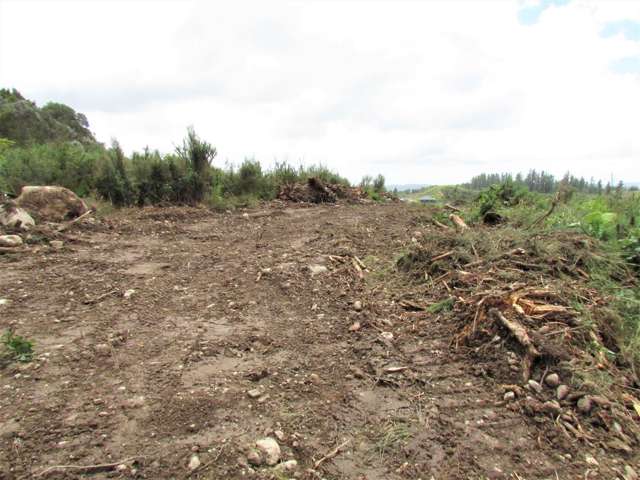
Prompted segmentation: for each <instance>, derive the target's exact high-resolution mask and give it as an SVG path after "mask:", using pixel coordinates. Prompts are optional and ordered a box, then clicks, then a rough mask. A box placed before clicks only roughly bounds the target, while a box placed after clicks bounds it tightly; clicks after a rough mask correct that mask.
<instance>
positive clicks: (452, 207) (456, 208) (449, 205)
mask: <svg viewBox="0 0 640 480" xmlns="http://www.w3.org/2000/svg"><path fill="white" fill-rule="evenodd" d="M444 208H448V209H449V210H451V211H453V212H458V213H460V212H462V210H460V209H459V208H458V207H454V206H453V205H451V204H450V203H445V204H444Z"/></svg>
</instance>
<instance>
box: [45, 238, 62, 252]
mask: <svg viewBox="0 0 640 480" xmlns="http://www.w3.org/2000/svg"><path fill="white" fill-rule="evenodd" d="M49 245H51V247H52V248H55V249H56V250H60V249H61V248H62V247H64V242H63V241H62V240H51V241H50V242H49Z"/></svg>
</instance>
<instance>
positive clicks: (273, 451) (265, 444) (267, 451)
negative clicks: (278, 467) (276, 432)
mask: <svg viewBox="0 0 640 480" xmlns="http://www.w3.org/2000/svg"><path fill="white" fill-rule="evenodd" d="M256 447H258V449H259V450H260V451H262V452H263V453H264V455H265V461H266V463H267V465H269V466H273V465H275V464H276V463H278V460H280V455H281V453H280V445H278V442H276V441H275V440H274V439H273V438H271V437H266V438H261V439H260V440H258V441H257V442H256Z"/></svg>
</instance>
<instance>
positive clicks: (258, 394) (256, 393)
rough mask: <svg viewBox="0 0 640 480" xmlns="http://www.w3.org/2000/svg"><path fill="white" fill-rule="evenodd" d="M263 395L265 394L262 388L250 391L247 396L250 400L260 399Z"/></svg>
mask: <svg viewBox="0 0 640 480" xmlns="http://www.w3.org/2000/svg"><path fill="white" fill-rule="evenodd" d="M263 393H264V392H263V391H262V389H261V388H254V389H252V390H249V391H248V392H247V395H249V398H258V397H261V396H262V394H263Z"/></svg>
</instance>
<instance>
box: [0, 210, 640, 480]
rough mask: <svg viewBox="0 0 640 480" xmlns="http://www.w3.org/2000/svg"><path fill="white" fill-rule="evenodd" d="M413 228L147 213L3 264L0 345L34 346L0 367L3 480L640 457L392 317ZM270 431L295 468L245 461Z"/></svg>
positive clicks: (383, 214) (446, 342) (439, 472)
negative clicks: (520, 394)
mask: <svg viewBox="0 0 640 480" xmlns="http://www.w3.org/2000/svg"><path fill="white" fill-rule="evenodd" d="M415 216H416V210H415V208H414V207H410V206H407V205H402V204H390V205H352V206H340V205H331V206H314V207H311V208H302V207H292V206H288V207H286V206H284V205H280V206H277V205H276V206H274V205H272V206H267V207H263V208H262V209H255V210H249V211H246V212H244V213H226V214H225V213H213V212H210V211H208V210H205V209H195V208H193V209H192V208H165V209H158V208H145V209H140V210H126V211H122V212H119V213H117V214H116V215H113V216H110V217H108V218H106V219H102V220H99V221H97V222H96V223H94V224H78V225H76V226H74V227H73V228H72V229H70V230H69V231H68V232H67V233H68V235H67V236H66V241H65V245H64V247H63V248H62V249H59V250H56V249H53V248H51V247H48V246H46V245H43V246H41V247H38V248H31V250H29V251H28V252H23V253H20V254H15V255H13V254H12V255H4V256H0V298H3V299H7V300H9V302H8V303H6V304H4V305H0V328H2V329H3V330H5V329H7V328H12V329H13V330H14V331H15V332H16V333H17V334H19V335H23V336H25V337H28V338H30V339H33V340H34V341H35V357H34V360H33V361H32V362H30V363H15V362H12V363H9V364H6V365H4V366H3V368H2V369H0V478H2V479H27V478H60V479H63V478H64V479H67V478H96V479H97V478H147V479H170V478H171V479H173V478H176V479H182V478H202V479H232V478H279V479H280V478H294V477H295V478H308V479H313V478H326V479H361V480H364V479H368V480H377V479H430V478H434V479H481V478H491V479H494V478H496V479H497V478H513V479H556V478H561V479H566V478H572V479H573V478H603V479H612V478H623V473H624V472H625V470H624V469H625V466H626V465H632V466H634V467H635V468H637V463H634V461H636V462H637V456H636V455H633V456H631V455H630V454H628V453H627V454H625V453H624V452H622V453H620V454H619V455H618V454H614V453H611V452H605V451H604V450H602V449H600V448H599V447H598V446H597V445H598V444H597V442H593V443H590V444H587V443H583V442H578V441H576V440H575V439H570V438H566V437H564V436H563V435H562V434H561V433H560V431H559V430H558V429H557V428H554V423H553V420H552V419H551V418H540V417H530V416H527V415H525V414H523V413H521V412H520V411H519V409H516V408H510V405H509V404H505V402H503V401H502V395H503V393H504V392H503V391H501V390H500V388H499V387H498V384H499V383H500V381H499V378H498V377H499V372H498V367H497V363H496V362H495V358H493V357H491V356H487V357H482V358H480V357H478V356H474V355H473V354H472V352H470V351H468V350H465V349H463V348H460V349H457V350H456V349H454V348H453V347H452V337H453V335H454V331H455V326H454V325H451V324H450V323H448V322H447V321H446V320H443V319H442V318H441V317H440V316H438V315H437V314H432V313H428V312H424V311H423V312H410V311H407V310H406V309H404V308H401V307H400V306H399V305H398V302H397V301H396V300H397V299H398V296H399V295H400V293H401V292H403V291H405V290H406V289H407V288H408V285H407V279H406V275H404V274H402V273H401V272H398V271H397V270H396V268H395V261H396V259H397V257H398V255H399V254H400V253H402V252H403V251H406V249H407V248H409V246H410V245H411V243H412V238H411V237H412V232H413V231H414V230H415V226H414V224H413V219H414V218H415ZM354 257H357V258H358V259H359V260H361V261H362V263H363V264H364V265H365V266H366V267H367V271H365V272H363V273H362V274H359V273H358V270H357V268H356V267H355V266H354ZM356 263H357V261H356ZM310 266H312V267H313V268H312V269H310V268H309V267H310ZM318 266H324V267H326V271H321V270H323V269H321V268H318ZM356 301H359V302H361V304H362V309H361V310H360V309H357V308H355V307H354V302H356ZM254 389H259V392H260V396H258V397H256V398H252V397H251V396H250V395H248V392H249V391H252V390H254ZM269 435H270V436H274V435H275V436H277V437H279V439H278V443H279V444H280V447H281V449H282V460H290V459H295V460H297V462H298V467H297V469H296V470H295V471H294V472H286V473H282V472H275V471H274V469H273V468H272V467H266V466H263V467H257V468H256V467H251V466H249V465H248V464H247V461H246V452H247V446H250V445H252V444H253V443H254V442H255V441H256V440H257V439H259V438H262V437H265V436H269ZM340 445H344V446H343V447H342V448H341V449H340V450H339V451H338V452H337V453H336V454H335V455H334V456H332V457H331V458H327V459H326V460H324V461H322V462H321V463H320V464H319V465H318V466H316V462H317V461H318V460H320V459H321V458H322V457H324V456H325V455H326V454H328V453H330V452H332V450H334V449H335V448H336V447H338V446H340ZM194 454H195V455H197V456H198V458H199V460H200V465H199V466H198V468H195V469H193V470H192V469H190V468H189V462H190V460H191V459H192V457H193V455H194ZM634 457H635V458H636V460H633V458H634ZM119 463H123V464H124V465H125V467H121V468H119V469H118V468H114V467H112V466H107V467H104V468H95V469H86V470H82V469H77V468H73V467H77V466H88V465H102V464H114V465H117V464H119ZM59 465H64V466H65V468H52V467H55V466H59ZM192 466H193V464H192Z"/></svg>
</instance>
